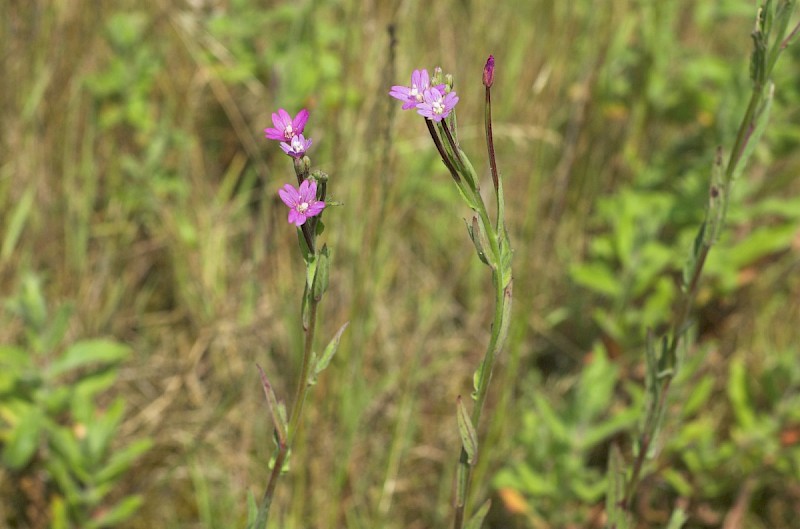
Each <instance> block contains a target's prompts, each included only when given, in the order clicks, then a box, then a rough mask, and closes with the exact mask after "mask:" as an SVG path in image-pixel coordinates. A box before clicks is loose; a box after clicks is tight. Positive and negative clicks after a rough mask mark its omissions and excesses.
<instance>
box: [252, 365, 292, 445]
mask: <svg viewBox="0 0 800 529" xmlns="http://www.w3.org/2000/svg"><path fill="white" fill-rule="evenodd" d="M256 367H257V368H258V373H259V375H260V376H261V385H262V386H263V387H264V394H265V395H266V396H267V407H268V408H269V414H270V417H271V418H272V425H273V426H274V427H275V433H276V434H277V436H278V444H279V445H280V446H286V417H285V414H281V406H280V404H279V403H278V399H277V397H276V396H275V392H274V391H273V390H272V385H271V384H270V383H269V380H268V379H267V375H265V374H264V370H263V369H261V366H260V365H258V364H256Z"/></svg>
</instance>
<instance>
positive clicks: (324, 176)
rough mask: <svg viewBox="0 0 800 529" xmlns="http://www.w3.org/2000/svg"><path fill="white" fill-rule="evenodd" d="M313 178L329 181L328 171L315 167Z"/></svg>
mask: <svg viewBox="0 0 800 529" xmlns="http://www.w3.org/2000/svg"><path fill="white" fill-rule="evenodd" d="M311 179H312V180H316V181H317V182H320V183H323V184H324V183H325V182H327V181H328V173H326V172H325V171H320V170H319V169H315V170H314V171H312V172H311Z"/></svg>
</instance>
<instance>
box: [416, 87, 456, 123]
mask: <svg viewBox="0 0 800 529" xmlns="http://www.w3.org/2000/svg"><path fill="white" fill-rule="evenodd" d="M422 99H423V101H422V103H419V104H418V105H417V113H419V114H421V115H423V116H425V117H426V118H428V119H432V120H434V121H442V120H443V119H444V118H446V117H447V115H448V114H450V112H451V111H452V110H453V108H454V107H455V106H456V103H458V96H457V95H456V93H455V92H448V93H447V94H445V93H444V91H443V90H439V89H438V88H430V89H428V90H425V93H424V94H423V95H422Z"/></svg>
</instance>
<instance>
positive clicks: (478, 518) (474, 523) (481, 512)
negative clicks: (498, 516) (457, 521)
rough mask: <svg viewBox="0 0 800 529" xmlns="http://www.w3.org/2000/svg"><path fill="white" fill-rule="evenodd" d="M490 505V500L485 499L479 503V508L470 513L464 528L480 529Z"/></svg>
mask: <svg viewBox="0 0 800 529" xmlns="http://www.w3.org/2000/svg"><path fill="white" fill-rule="evenodd" d="M491 506H492V500H486V501H485V502H483V505H481V507H480V509H478V510H477V511H475V514H473V515H472V518H470V519H469V521H468V522H467V525H465V526H464V529H481V526H482V525H483V520H484V519H485V518H486V515H487V514H489V507H491Z"/></svg>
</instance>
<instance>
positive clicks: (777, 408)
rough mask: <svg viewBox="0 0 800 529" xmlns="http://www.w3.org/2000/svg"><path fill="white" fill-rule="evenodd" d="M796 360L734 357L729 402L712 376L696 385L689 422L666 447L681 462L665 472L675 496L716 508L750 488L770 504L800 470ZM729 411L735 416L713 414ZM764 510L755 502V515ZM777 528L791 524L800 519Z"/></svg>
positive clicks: (728, 381) (685, 415) (799, 385)
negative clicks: (717, 398)
mask: <svg viewBox="0 0 800 529" xmlns="http://www.w3.org/2000/svg"><path fill="white" fill-rule="evenodd" d="M791 356H792V355H783V354H781V355H771V356H770V357H769V358H770V359H769V360H767V361H766V362H767V363H766V365H763V363H764V361H763V360H758V361H755V360H750V361H748V362H747V363H746V362H745V361H744V360H742V359H739V358H736V359H733V360H732V361H731V363H730V366H729V367H728V376H727V379H726V380H724V387H725V395H726V399H725V400H724V401H715V397H714V394H713V393H712V391H711V387H712V385H713V384H714V380H713V378H712V376H711V375H704V376H702V377H700V378H699V379H698V380H697V381H695V383H694V388H693V389H692V396H691V397H690V398H689V405H687V406H685V407H684V408H683V409H682V421H683V422H682V425H681V427H680V428H679V429H677V430H676V431H675V432H674V433H673V435H671V436H670V437H669V438H668V440H667V444H666V446H665V451H667V452H669V453H670V454H671V455H672V456H674V457H675V458H677V459H678V460H679V461H680V462H681V464H680V465H679V466H677V467H676V468H674V469H673V470H672V471H671V472H669V473H666V474H665V475H664V478H665V480H666V482H667V483H668V484H669V485H670V487H671V488H672V489H673V490H674V491H675V493H677V494H680V495H682V496H691V497H695V498H703V499H704V500H705V501H708V502H709V503H710V504H712V505H713V504H714V503H716V502H720V501H724V498H727V497H730V496H735V495H737V494H740V493H741V491H742V490H743V487H747V488H748V489H749V492H748V494H751V495H753V496H754V497H760V498H762V500H761V501H764V500H765V499H767V498H768V497H769V494H770V491H775V490H780V488H782V487H783V485H784V483H785V480H786V479H791V476H797V475H798V473H800V446H799V445H798V443H797V441H796V435H797V424H800V412H798V410H800V368H799V367H798V366H797V362H795V361H793V360H791ZM753 363H759V364H762V365H761V366H760V367H759V368H758V369H755V370H754V369H752V366H748V364H753ZM726 408H727V409H729V410H730V414H731V415H727V414H726V413H708V411H709V410H711V411H716V410H723V409H726ZM763 509H764V505H763V504H761V503H757V504H754V505H753V512H754V513H759V512H762V510H763ZM755 519H756V518H755V517H754V518H753V520H752V521H751V522H750V523H753V524H754V523H755ZM772 523H773V524H776V523H786V524H787V525H786V527H788V526H790V525H791V523H793V522H792V521H791V520H789V519H786V520H783V521H782V522H781V521H778V520H775V519H773V522H772ZM748 525H749V524H748Z"/></svg>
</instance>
